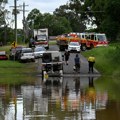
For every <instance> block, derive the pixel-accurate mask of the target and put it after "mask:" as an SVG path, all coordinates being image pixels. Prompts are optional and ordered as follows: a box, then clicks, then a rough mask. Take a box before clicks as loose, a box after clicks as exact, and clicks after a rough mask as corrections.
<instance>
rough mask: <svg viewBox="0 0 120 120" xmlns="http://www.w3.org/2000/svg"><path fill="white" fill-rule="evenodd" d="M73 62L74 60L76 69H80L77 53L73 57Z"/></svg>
mask: <svg viewBox="0 0 120 120" xmlns="http://www.w3.org/2000/svg"><path fill="white" fill-rule="evenodd" d="M74 62H75V69H76V71H78V70H80V58H79V56H78V54H76V57H75V58H74Z"/></svg>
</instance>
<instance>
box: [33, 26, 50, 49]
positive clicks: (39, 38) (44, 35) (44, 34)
mask: <svg viewBox="0 0 120 120" xmlns="http://www.w3.org/2000/svg"><path fill="white" fill-rule="evenodd" d="M34 38H35V46H43V47H45V48H46V49H49V39H48V28H43V29H34Z"/></svg>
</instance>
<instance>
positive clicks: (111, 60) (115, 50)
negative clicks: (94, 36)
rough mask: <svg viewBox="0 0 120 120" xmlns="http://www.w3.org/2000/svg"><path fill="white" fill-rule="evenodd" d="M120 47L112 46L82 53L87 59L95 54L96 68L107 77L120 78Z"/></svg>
mask: <svg viewBox="0 0 120 120" xmlns="http://www.w3.org/2000/svg"><path fill="white" fill-rule="evenodd" d="M119 51H120V47H119V44H118V45H116V44H111V45H109V46H107V47H99V48H95V49H92V50H89V51H86V52H84V53H82V54H83V55H85V56H86V57H88V56H89V55H90V54H94V56H95V58H96V64H95V66H96V68H97V69H98V70H99V71H100V72H101V73H102V74H103V75H105V76H111V77H114V76H116V77H119V75H120V71H119V69H120V66H119V64H120V62H119V59H120V55H119Z"/></svg>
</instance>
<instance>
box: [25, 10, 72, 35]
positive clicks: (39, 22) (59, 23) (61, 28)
mask: <svg viewBox="0 0 120 120" xmlns="http://www.w3.org/2000/svg"><path fill="white" fill-rule="evenodd" d="M27 21H29V27H30V28H31V29H40V28H48V29H49V35H58V34H62V33H65V32H70V31H71V27H70V24H69V22H68V20H67V19H66V18H64V17H56V16H55V15H51V14H50V13H44V14H42V13H40V11H39V10H37V9H33V10H32V11H31V12H30V13H29V14H28V17H27Z"/></svg>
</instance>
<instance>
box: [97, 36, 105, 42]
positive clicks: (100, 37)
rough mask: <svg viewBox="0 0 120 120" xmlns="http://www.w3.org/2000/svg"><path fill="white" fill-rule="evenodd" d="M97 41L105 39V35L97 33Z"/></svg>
mask: <svg viewBox="0 0 120 120" xmlns="http://www.w3.org/2000/svg"><path fill="white" fill-rule="evenodd" d="M97 38H98V41H107V39H106V36H105V35H97Z"/></svg>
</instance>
